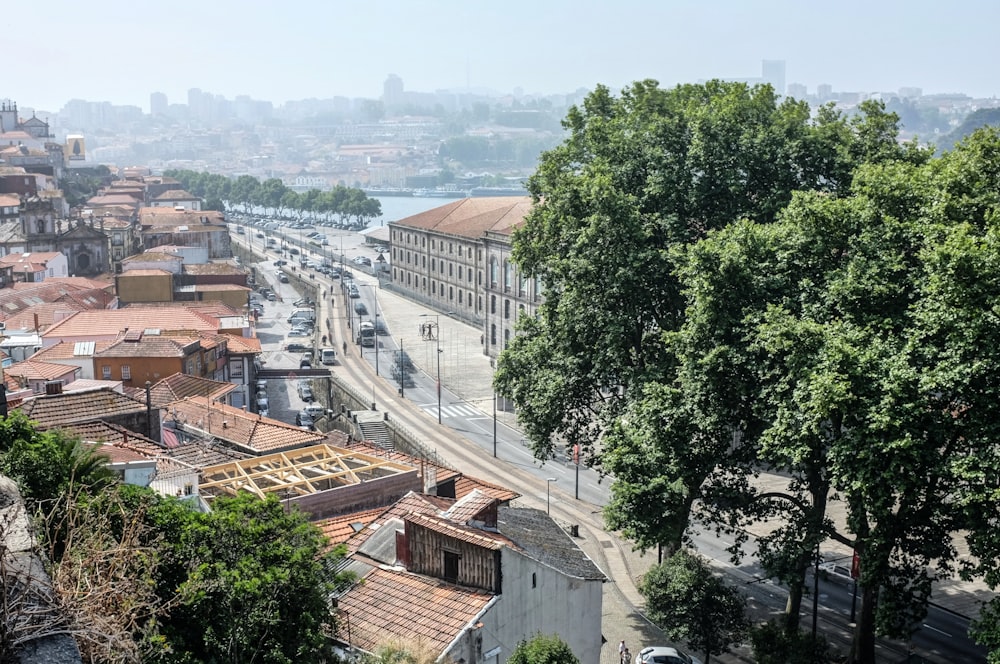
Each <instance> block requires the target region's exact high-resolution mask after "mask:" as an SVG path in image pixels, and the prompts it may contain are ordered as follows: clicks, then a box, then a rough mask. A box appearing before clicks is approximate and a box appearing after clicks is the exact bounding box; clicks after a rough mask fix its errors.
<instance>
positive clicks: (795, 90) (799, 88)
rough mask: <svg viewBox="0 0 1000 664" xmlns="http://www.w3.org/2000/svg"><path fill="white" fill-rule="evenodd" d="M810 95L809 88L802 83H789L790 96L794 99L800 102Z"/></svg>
mask: <svg viewBox="0 0 1000 664" xmlns="http://www.w3.org/2000/svg"><path fill="white" fill-rule="evenodd" d="M808 94H809V88H807V87H806V86H804V85H803V84H801V83H789V84H788V96H789V97H791V98H792V99H798V100H799V101H801V100H803V99H805V98H806V96H807V95H808Z"/></svg>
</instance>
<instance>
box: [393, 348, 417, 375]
mask: <svg viewBox="0 0 1000 664" xmlns="http://www.w3.org/2000/svg"><path fill="white" fill-rule="evenodd" d="M393 359H394V361H395V363H396V364H398V365H400V366H401V367H403V369H405V370H406V371H413V370H414V367H413V360H411V359H410V356H409V355H407V353H406V351H405V350H397V351H396V357H395V358H393Z"/></svg>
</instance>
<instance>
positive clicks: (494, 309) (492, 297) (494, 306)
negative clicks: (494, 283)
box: [490, 295, 497, 314]
mask: <svg viewBox="0 0 1000 664" xmlns="http://www.w3.org/2000/svg"><path fill="white" fill-rule="evenodd" d="M496 312H497V296H496V295H490V313H491V314H495V313H496Z"/></svg>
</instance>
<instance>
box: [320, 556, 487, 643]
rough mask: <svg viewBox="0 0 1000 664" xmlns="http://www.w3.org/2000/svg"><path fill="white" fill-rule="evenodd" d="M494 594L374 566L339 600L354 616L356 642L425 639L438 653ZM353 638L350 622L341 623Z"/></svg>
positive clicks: (343, 638)
mask: <svg viewBox="0 0 1000 664" xmlns="http://www.w3.org/2000/svg"><path fill="white" fill-rule="evenodd" d="M493 600H494V596H493V595H490V594H489V593H485V592H483V591H481V590H473V589H471V588H464V587H462V586H456V585H455V584H452V583H446V582H444V581H439V580H437V579H432V578H427V577H423V576H418V575H416V574H409V573H406V572H395V571H389V570H383V569H379V568H374V569H372V571H371V572H370V573H368V574H367V575H366V576H365V577H364V579H363V582H362V583H359V584H357V585H355V586H354V587H353V588H352V589H351V590H349V591H348V592H347V593H346V594H344V595H343V596H342V597H340V599H339V600H338V602H337V605H338V608H339V609H340V610H341V611H344V612H346V613H347V614H349V615H350V625H351V644H352V645H354V646H356V647H359V648H361V649H363V650H367V651H369V652H372V651H374V650H376V649H377V648H378V646H380V645H382V644H384V643H386V642H387V641H388V640H390V639H401V640H403V641H405V642H407V643H417V642H422V643H424V644H425V645H426V646H427V647H428V648H429V649H430V650H431V651H432V652H433V653H434V654H435V655H441V654H443V653H444V650H445V649H446V648H447V647H448V646H449V645H450V644H451V642H452V641H454V639H455V637H457V636H458V635H459V634H461V632H462V630H464V629H465V628H466V626H467V625H468V624H469V622H470V621H471V620H472V619H473V618H475V617H476V616H477V615H479V613H480V612H481V611H482V610H483V609H484V608H486V606H487V605H488V604H489V603H490V602H491V601H493ZM337 625H338V633H337V638H338V639H339V640H341V641H344V642H346V641H347V626H346V625H347V621H346V620H344V619H341V620H339V621H338V622H337Z"/></svg>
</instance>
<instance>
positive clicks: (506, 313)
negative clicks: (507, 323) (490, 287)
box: [503, 300, 510, 318]
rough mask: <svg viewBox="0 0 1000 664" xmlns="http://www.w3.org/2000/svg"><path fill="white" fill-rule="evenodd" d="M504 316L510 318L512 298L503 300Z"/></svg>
mask: <svg viewBox="0 0 1000 664" xmlns="http://www.w3.org/2000/svg"><path fill="white" fill-rule="evenodd" d="M503 317H504V318H510V300H504V301H503Z"/></svg>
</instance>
